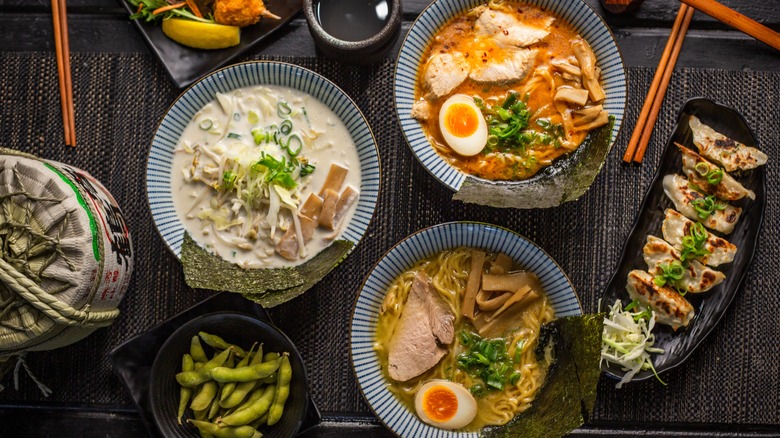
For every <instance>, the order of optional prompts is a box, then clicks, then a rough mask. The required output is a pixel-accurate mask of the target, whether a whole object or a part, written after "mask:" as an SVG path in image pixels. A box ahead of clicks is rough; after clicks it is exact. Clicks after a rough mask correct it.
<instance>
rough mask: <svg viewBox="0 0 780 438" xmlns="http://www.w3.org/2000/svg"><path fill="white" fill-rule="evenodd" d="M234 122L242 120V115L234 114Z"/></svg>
mask: <svg viewBox="0 0 780 438" xmlns="http://www.w3.org/2000/svg"><path fill="white" fill-rule="evenodd" d="M233 120H235V121H236V122H237V121H239V120H241V114H239V113H233Z"/></svg>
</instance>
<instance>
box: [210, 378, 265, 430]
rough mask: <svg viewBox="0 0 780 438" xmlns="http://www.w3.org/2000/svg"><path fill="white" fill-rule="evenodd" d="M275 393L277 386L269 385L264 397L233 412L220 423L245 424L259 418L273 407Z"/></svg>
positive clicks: (229, 424) (230, 424)
mask: <svg viewBox="0 0 780 438" xmlns="http://www.w3.org/2000/svg"><path fill="white" fill-rule="evenodd" d="M275 394H276V387H275V386H273V385H269V386H268V387H266V388H265V390H264V391H263V395H262V397H260V398H259V399H258V400H257V401H255V402H254V403H252V405H251V406H250V407H248V408H246V409H243V410H238V411H236V412H233V413H232V414H230V415H228V416H226V417H224V418H222V420H221V421H220V423H222V424H226V425H228V426H243V425H245V424H249V423H251V422H253V421H255V420H257V419H258V418H260V417H261V416H262V415H263V414H265V413H266V412H268V409H269V408H270V407H271V404H272V403H273V401H274V398H275V397H274V395H275Z"/></svg>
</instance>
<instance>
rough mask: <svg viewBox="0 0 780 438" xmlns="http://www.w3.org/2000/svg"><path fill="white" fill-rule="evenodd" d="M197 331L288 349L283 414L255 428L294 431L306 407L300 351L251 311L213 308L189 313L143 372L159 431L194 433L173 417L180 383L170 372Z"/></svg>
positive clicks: (275, 434) (271, 433)
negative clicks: (287, 393) (188, 318)
mask: <svg viewBox="0 0 780 438" xmlns="http://www.w3.org/2000/svg"><path fill="white" fill-rule="evenodd" d="M200 331H205V332H208V333H211V334H213V335H217V336H220V337H222V338H223V339H225V340H226V341H228V342H230V343H233V344H236V345H238V346H240V347H243V348H246V349H249V347H250V346H251V345H252V344H253V343H254V342H262V344H263V351H264V352H271V351H274V352H277V353H281V352H283V351H285V352H288V353H290V365H291V366H292V376H293V377H292V381H291V382H290V396H289V398H288V399H287V402H286V403H285V405H284V414H282V418H281V420H279V422H278V423H277V424H275V425H273V426H270V427H269V426H262V427H260V429H259V430H260V432H262V434H263V436H264V437H268V438H289V437H292V436H295V435H296V434H297V433H298V431H299V430H300V429H301V427H302V426H303V424H304V422H305V418H306V414H307V410H308V407H309V389H308V381H307V378H306V367H304V365H303V359H302V358H301V354H300V353H299V352H298V349H297V348H295V345H294V344H293V343H292V341H291V340H290V338H288V337H287V336H286V335H285V334H284V333H282V331H281V330H279V329H278V328H276V327H274V326H273V325H271V324H269V323H267V322H265V321H262V320H260V319H257V318H255V317H254V316H252V315H249V314H245V313H237V312H216V313H210V314H207V315H203V316H200V317H198V318H195V319H193V320H192V321H189V322H188V323H186V324H184V325H183V326H181V327H180V328H179V329H178V330H176V331H175V332H174V333H173V334H172V335H171V336H170V337H169V338H168V340H167V341H165V344H163V346H162V348H160V350H159V353H158V354H157V358H156V359H155V360H154V364H153V365H152V370H151V373H150V375H149V400H150V402H151V403H150V404H151V407H152V415H153V416H154V419H155V423H157V427H158V428H159V429H160V432H162V434H163V436H165V437H167V438H173V437H179V438H197V437H198V436H199V434H198V431H197V429H196V428H195V427H193V426H187V425H179V424H178V423H177V421H176V411H177V408H178V405H179V388H180V387H179V384H178V383H177V382H176V379H174V376H175V375H176V373H178V372H179V371H181V358H182V356H183V355H184V354H185V353H188V352H189V351H190V340H191V339H192V337H193V336H195V335H197V334H198V333H199V332H200ZM184 418H185V419H187V418H192V417H191V411H188V412H187V413H186V414H185V416H184Z"/></svg>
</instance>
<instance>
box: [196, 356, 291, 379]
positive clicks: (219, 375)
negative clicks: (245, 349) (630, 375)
mask: <svg viewBox="0 0 780 438" xmlns="http://www.w3.org/2000/svg"><path fill="white" fill-rule="evenodd" d="M281 363H282V359H276V360H275V361H272V362H263V363H261V364H258V365H249V366H245V367H241V368H228V367H216V368H213V369H211V371H210V372H209V377H211V378H212V379H214V380H216V381H217V382H223V383H227V382H251V381H253V380H258V379H262V378H265V377H268V376H270V375H271V374H273V373H274V371H276V370H277V369H279V365H281Z"/></svg>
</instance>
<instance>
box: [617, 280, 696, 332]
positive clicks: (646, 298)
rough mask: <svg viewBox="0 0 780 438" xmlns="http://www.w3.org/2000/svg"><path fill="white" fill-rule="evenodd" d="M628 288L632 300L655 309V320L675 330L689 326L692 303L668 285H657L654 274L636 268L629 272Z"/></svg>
mask: <svg viewBox="0 0 780 438" xmlns="http://www.w3.org/2000/svg"><path fill="white" fill-rule="evenodd" d="M626 290H627V291H628V295H629V296H630V297H631V299H632V300H637V301H639V302H640V303H642V304H643V305H644V306H646V307H650V308H651V309H653V310H654V311H655V320H656V321H657V322H659V323H661V324H666V325H670V326H672V328H673V329H674V330H677V329H678V328H680V327H687V326H688V323H689V322H691V319H693V316H694V313H695V312H694V311H693V306H691V303H689V302H688V300H686V299H685V298H683V297H682V295H680V294H679V293H677V292H676V291H674V290H672V289H669V288H668V287H659V286H656V284H655V282H653V276H652V275H650V274H648V273H647V272H645V271H640V270H638V269H635V270H633V271H631V272H629V273H628V283H626Z"/></svg>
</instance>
